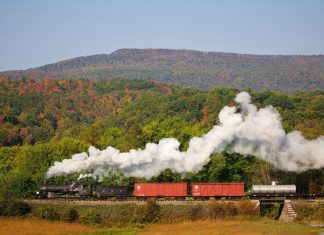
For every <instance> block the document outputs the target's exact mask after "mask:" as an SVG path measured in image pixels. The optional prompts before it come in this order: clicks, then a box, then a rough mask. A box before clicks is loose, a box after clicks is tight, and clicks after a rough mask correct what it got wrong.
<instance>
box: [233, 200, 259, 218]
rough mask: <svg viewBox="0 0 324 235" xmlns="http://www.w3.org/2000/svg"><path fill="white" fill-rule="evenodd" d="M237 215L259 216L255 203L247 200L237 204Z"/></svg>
mask: <svg viewBox="0 0 324 235" xmlns="http://www.w3.org/2000/svg"><path fill="white" fill-rule="evenodd" d="M236 208H237V213H238V215H250V216H257V215H259V209H258V207H257V206H256V204H255V203H253V202H251V201H247V200H243V201H240V202H238V203H237V207H236Z"/></svg>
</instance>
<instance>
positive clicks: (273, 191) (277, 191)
mask: <svg viewBox="0 0 324 235" xmlns="http://www.w3.org/2000/svg"><path fill="white" fill-rule="evenodd" d="M252 195H253V196H254V197H278V196H283V197H292V196H295V195H296V185H277V184H275V183H272V185H252Z"/></svg>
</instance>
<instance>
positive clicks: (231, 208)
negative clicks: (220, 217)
mask: <svg viewBox="0 0 324 235" xmlns="http://www.w3.org/2000/svg"><path fill="white" fill-rule="evenodd" d="M223 208H224V214H225V216H235V215H237V209H236V207H235V204H234V203H233V202H227V203H224V205H223Z"/></svg>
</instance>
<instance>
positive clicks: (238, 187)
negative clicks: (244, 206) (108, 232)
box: [36, 182, 314, 200]
mask: <svg viewBox="0 0 324 235" xmlns="http://www.w3.org/2000/svg"><path fill="white" fill-rule="evenodd" d="M245 195H248V196H250V197H252V198H261V197H297V196H301V195H299V194H297V189H296V185H276V184H274V183H273V184H272V185H253V186H252V190H251V191H250V192H244V182H228V183H190V184H188V183H187V182H182V183H139V182H138V183H134V185H133V186H132V187H130V186H113V185H100V184H98V183H89V182H76V183H72V184H70V185H42V186H41V187H40V188H39V191H38V192H37V193H36V198H80V199H87V198H88V199H89V198H91V199H112V198H115V199H116V198H117V199H120V200H123V199H129V198H136V199H147V198H150V197H154V198H166V197H172V198H174V199H175V200H177V199H179V200H181V199H186V198H188V197H191V198H193V199H209V198H211V197H214V198H242V197H243V196H245ZM303 196H304V197H307V196H308V197H309V196H312V195H309V194H304V195H303ZM313 196H314V195H313Z"/></svg>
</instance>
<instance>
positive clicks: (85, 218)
mask: <svg viewBox="0 0 324 235" xmlns="http://www.w3.org/2000/svg"><path fill="white" fill-rule="evenodd" d="M80 222H81V223H82V224H92V225H95V224H100V223H101V216H100V214H99V213H98V212H97V211H96V210H94V209H88V210H85V211H82V212H81V213H80Z"/></svg>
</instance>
